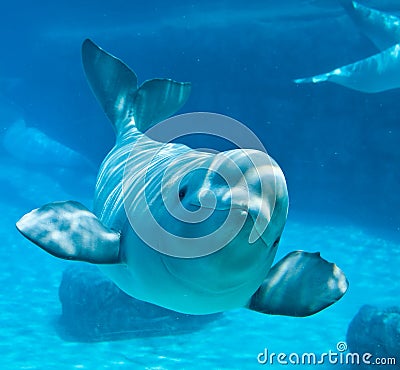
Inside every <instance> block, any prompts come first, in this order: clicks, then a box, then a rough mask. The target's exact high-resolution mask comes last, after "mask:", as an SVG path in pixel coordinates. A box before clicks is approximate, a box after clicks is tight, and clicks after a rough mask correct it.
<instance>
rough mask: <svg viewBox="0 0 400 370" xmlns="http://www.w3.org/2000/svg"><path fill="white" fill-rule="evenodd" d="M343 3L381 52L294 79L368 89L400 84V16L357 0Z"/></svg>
mask: <svg viewBox="0 0 400 370" xmlns="http://www.w3.org/2000/svg"><path fill="white" fill-rule="evenodd" d="M341 3H342V5H343V7H344V8H345V10H346V12H347V14H348V15H349V16H350V18H351V19H352V20H353V22H354V23H355V24H356V25H357V26H358V27H359V29H360V30H361V31H362V32H363V33H364V34H365V35H366V36H367V37H368V38H369V39H370V40H371V41H372V42H373V43H374V44H375V45H376V46H377V48H378V49H379V50H380V52H379V53H377V54H374V55H372V56H370V57H368V58H365V59H362V60H359V61H357V62H355V63H351V64H347V65H345V66H342V67H339V68H335V69H334V70H332V71H330V72H327V73H322V74H319V75H315V76H312V77H305V78H298V79H296V80H294V82H295V83H298V84H300V83H320V82H333V83H336V84H338V85H342V86H345V87H347V88H350V89H353V90H357V91H361V92H365V93H377V92H382V91H386V90H391V89H397V88H399V87H400V54H399V51H400V18H398V17H396V16H394V15H391V14H387V13H385V12H380V11H378V10H375V9H371V8H367V7H366V6H363V5H361V4H359V3H357V2H355V1H349V0H341Z"/></svg>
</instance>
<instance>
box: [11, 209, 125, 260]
mask: <svg viewBox="0 0 400 370" xmlns="http://www.w3.org/2000/svg"><path fill="white" fill-rule="evenodd" d="M16 226H17V229H18V230H19V231H20V232H21V233H22V234H23V235H24V236H25V237H26V238H28V239H29V240H31V241H32V242H34V243H35V244H37V245H38V246H39V247H40V248H42V249H44V250H45V251H46V252H48V253H50V254H52V255H53V256H56V257H59V258H63V259H68V260H77V261H85V262H90V263H96V264H112V263H119V261H120V259H119V241H120V235H119V233H117V232H115V231H113V230H110V229H108V228H106V227H105V226H104V225H103V224H102V223H101V222H100V220H99V219H98V218H97V217H96V216H95V215H94V214H93V213H91V212H90V211H89V210H88V209H87V208H86V207H85V206H83V205H82V204H80V203H78V202H73V201H67V202H54V203H50V204H46V205H44V206H43V207H40V208H38V209H35V210H33V211H31V212H29V213H27V214H26V215H25V216H23V217H22V218H21V219H20V220H19V221H18V222H17V225H16Z"/></svg>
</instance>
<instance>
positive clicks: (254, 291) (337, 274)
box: [17, 40, 348, 316]
mask: <svg viewBox="0 0 400 370" xmlns="http://www.w3.org/2000/svg"><path fill="white" fill-rule="evenodd" d="M82 58H83V66H84V69H85V72H86V77H87V79H88V81H89V84H90V86H91V88H92V90H93V92H94V94H95V95H96V97H97V99H98V100H99V102H100V104H101V105H102V107H103V109H104V110H105V112H106V114H107V116H108V117H109V119H110V120H111V122H112V123H113V126H114V129H115V133H116V137H117V138H116V144H115V147H114V148H113V149H112V150H111V152H110V153H109V154H108V156H107V157H106V158H105V160H104V161H103V163H102V165H101V168H100V170H99V174H98V179H97V184H96V192H95V198H94V210H93V213H92V212H91V211H89V210H88V209H87V208H85V207H84V206H83V205H81V204H79V203H77V202H74V201H63V202H54V203H50V204H47V205H45V206H43V207H41V208H38V209H35V210H33V211H31V212H30V213H27V214H26V215H25V216H23V217H22V218H21V219H20V220H19V221H18V222H17V228H18V230H19V231H20V232H21V233H22V234H23V235H24V236H25V237H27V238H28V239H30V240H31V241H32V242H34V243H36V244H37V245H39V246H40V247H41V248H43V249H44V250H46V251H47V252H49V253H51V254H53V255H55V256H57V257H60V258H64V259H71V260H79V261H86V262H90V263H94V264H98V265H99V266H100V268H101V270H102V271H103V272H104V273H105V274H106V275H107V276H109V278H110V279H112V280H113V281H114V282H115V283H116V284H117V285H118V286H119V287H120V288H121V289H122V290H124V291H125V292H126V293H128V294H130V295H131V296H133V297H136V298H138V299H141V300H144V301H147V302H151V303H154V304H157V305H160V306H163V307H166V308H169V309H173V310H176V311H180V312H185V313H191V314H208V313H214V312H220V311H225V310H229V309H233V308H238V307H246V308H249V309H252V310H255V311H258V312H262V313H267V314H278V315H289V316H308V315H311V314H314V313H316V312H318V311H320V310H322V309H324V308H326V307H328V306H329V305H331V304H332V303H334V302H336V301H337V300H339V299H340V298H341V297H342V296H343V294H344V293H345V292H346V290H347V287H348V282H347V279H346V277H345V275H344V274H343V272H342V271H341V270H340V269H339V268H338V267H337V266H336V265H335V264H333V263H329V262H327V261H326V260H324V259H322V258H321V257H320V255H319V253H308V252H303V251H295V252H292V253H289V254H288V255H287V256H286V257H285V258H283V259H282V260H281V261H279V262H278V263H277V264H275V265H274V266H273V267H272V268H271V266H272V263H273V260H274V257H275V254H276V251H277V247H278V244H279V240H280V237H281V233H282V231H283V228H284V225H285V222H286V217H287V210H288V194H287V188H286V181H285V178H284V175H283V173H282V171H281V169H280V168H279V166H278V165H277V163H276V162H275V161H274V160H273V159H272V158H270V157H269V156H268V158H267V159H268V160H267V161H265V159H266V154H265V153H262V152H261V151H257V150H243V149H235V150H231V151H227V152H222V153H218V154H211V153H205V152H200V151H196V150H192V149H190V148H189V147H187V146H185V145H182V144H172V143H167V144H166V143H162V142H158V141H155V140H152V139H150V138H149V137H148V136H147V135H146V134H144V133H143V132H145V131H146V130H147V129H149V128H150V127H152V126H154V125H155V124H156V123H158V122H160V121H161V120H163V119H165V118H167V117H168V116H170V115H172V114H174V113H175V112H176V111H177V110H178V109H179V108H180V107H181V106H182V105H183V104H184V103H185V102H186V100H187V98H188V96H189V93H190V88H191V87H190V84H189V83H179V82H176V81H172V80H169V79H154V80H150V81H146V82H145V83H143V84H142V85H141V86H140V87H138V86H137V78H136V75H135V74H134V72H133V71H131V70H130V69H129V68H128V67H127V66H126V65H125V64H124V63H122V62H121V61H120V60H119V59H117V58H115V57H113V56H112V55H110V54H108V53H107V52H105V51H104V50H102V49H100V48H99V47H98V46H97V45H95V44H94V43H93V42H92V41H90V40H86V41H85V42H84V43H83V46H82ZM155 153H157V156H156V157H155V158H156V159H154V160H153V162H152V163H151V166H150V167H149V165H148V159H149V158H151V157H152V156H154V154H155ZM146 167H147V168H146ZM234 167H235V168H236V170H235V169H234ZM144 170H147V174H146V182H145V183H144V182H141V181H139V180H138V179H139V178H140V173H141V172H142V171H144ZM124 171H125V176H124ZM235 171H236V172H235ZM216 173H217V174H223V175H224V176H226V177H227V178H229V184H230V185H231V186H230V188H228V187H227V184H226V183H224V182H223V181H221V178H220V177H219V176H218V175H216ZM160 176H164V177H165V178H166V180H165V186H164V188H163V191H162V196H161V191H160ZM125 178H128V180H126V181H124V179H125ZM163 181H164V180H163ZM175 184H179V187H180V188H179V197H178V196H177V195H176V194H178V192H177V191H176V188H175V190H174V186H175ZM209 194H214V195H213V197H212V198H210V197H209ZM127 200H128V201H127ZM211 200H212V201H211ZM145 203H148V204H149V205H150V206H149V208H146V207H145V206H144V204H145ZM167 205H168V207H169V209H173V210H177V213H176V214H179V212H181V211H182V212H183V210H184V209H186V210H198V211H205V212H208V211H210V210H211V211H212V214H211V215H210V217H208V218H207V219H206V220H204V221H201V222H198V223H196V224H187V223H184V222H181V221H179V220H177V219H176V218H174V217H172V216H171V215H170V213H169V212H168V210H167V208H166V207H167ZM182 205H183V207H182ZM179 207H181V208H179ZM149 209H150V210H151V212H152V216H153V217H154V218H155V219H156V220H157V222H158V223H159V224H160V225H161V226H163V227H165V228H167V229H168V230H169V231H170V232H171V233H172V234H174V235H180V236H181V237H182V239H179V238H178V239H176V238H175V239H174V238H171V239H169V238H165V237H160V236H159V235H160V234H159V232H158V229H156V228H154V225H153V224H152V223H151V222H150V221H149V213H148V211H149ZM229 211H230V214H229V216H227V215H228V212H229ZM226 217H230V218H229V222H227V223H226V225H225V226H224V229H223V230H224V233H223V234H221V233H220V234H217V236H216V237H215V238H214V239H213V243H216V245H218V243H222V242H223V240H225V239H224V238H226V236H227V235H228V234H230V233H231V234H232V235H233V237H232V238H231V239H230V240H229V241H228V242H227V243H226V245H225V244H224V246H223V247H222V248H219V249H218V250H216V251H214V252H212V253H209V254H205V255H202V256H200V255H199V256H197V257H193V258H185V257H177V256H174V255H169V254H168V253H167V252H168V251H171V250H180V251H185V252H187V251H188V252H189V254H188V257H189V255H190V252H193V253H194V251H196V248H197V249H198V250H199V251H201V250H202V248H203V249H204V248H208V247H210V245H205V244H204V245H203V244H202V243H203V242H202V240H203V239H201V238H199V239H198V240H196V238H193V241H190V240H189V241H187V239H185V238H187V237H193V236H196V235H203V234H207V233H211V231H212V230H213V229H215V228H216V227H218V226H219V225H220V224H221V223H222V222H223V221H224V220H225V218H226ZM241 225H242V226H241ZM142 233H145V234H146V235H150V237H151V238H153V239H152V240H153V241H154V242H155V243H156V244H157V247H160V248H162V249H165V251H166V253H164V252H162V251H160V250H158V249H157V248H153V247H152V246H149V245H148V244H147V243H146V242H145V241H144V240H142V238H141V237H140V236H139V235H141V234H142ZM185 240H186V241H185ZM207 243H209V244H210V243H211V242H210V240H208V241H207ZM211 244H212V243H211Z"/></svg>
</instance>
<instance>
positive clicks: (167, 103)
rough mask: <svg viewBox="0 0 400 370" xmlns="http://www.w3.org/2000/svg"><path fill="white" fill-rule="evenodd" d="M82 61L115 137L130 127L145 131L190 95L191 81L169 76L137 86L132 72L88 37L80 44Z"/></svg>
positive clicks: (178, 107)
mask: <svg viewBox="0 0 400 370" xmlns="http://www.w3.org/2000/svg"><path fill="white" fill-rule="evenodd" d="M82 63H83V68H84V70H85V74H86V77H87V80H88V82H89V85H90V87H91V88H92V90H93V93H94V95H95V96H96V98H97V100H98V101H99V103H100V105H101V106H102V108H103V110H104V111H105V113H106V115H107V117H108V118H109V119H110V121H111V122H112V123H113V125H114V130H115V132H116V134H117V136H118V135H122V134H124V133H125V132H126V131H128V130H129V129H131V128H132V126H136V128H137V129H138V130H139V131H142V132H144V131H146V130H148V129H149V128H150V127H152V126H153V125H155V124H156V123H158V122H160V121H162V120H164V119H166V118H168V117H169V116H171V115H173V114H174V113H175V112H176V111H178V110H179V109H180V108H181V107H182V106H183V105H184V104H185V102H186V101H187V99H188V97H189V94H190V90H191V84H190V83H188V82H177V81H173V80H170V79H154V80H148V81H146V82H144V83H143V84H142V85H141V86H140V87H138V83H137V77H136V74H135V72H133V71H132V70H131V69H130V68H129V67H128V66H127V65H126V64H125V63H123V62H122V61H121V60H120V59H118V58H116V57H114V56H113V55H111V54H109V53H107V52H106V51H104V50H103V49H101V48H100V47H98V46H97V45H96V44H95V43H94V42H93V41H91V40H89V39H86V40H85V41H84V42H83V44H82Z"/></svg>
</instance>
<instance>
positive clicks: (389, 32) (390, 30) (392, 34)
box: [339, 0, 400, 51]
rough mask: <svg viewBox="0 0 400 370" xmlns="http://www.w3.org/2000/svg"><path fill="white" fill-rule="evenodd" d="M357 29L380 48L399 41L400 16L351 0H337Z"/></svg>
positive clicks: (385, 47) (388, 46)
mask: <svg viewBox="0 0 400 370" xmlns="http://www.w3.org/2000/svg"><path fill="white" fill-rule="evenodd" d="M339 2H340V3H341V5H342V7H343V8H344V9H345V10H346V13H347V15H348V16H349V17H350V18H351V20H352V21H353V22H354V24H355V25H356V26H357V27H358V29H359V30H360V31H361V32H362V33H363V34H364V35H365V36H367V37H368V38H369V39H370V40H371V41H372V42H373V43H374V45H375V46H376V47H377V48H378V49H379V50H380V51H383V50H386V49H388V48H390V47H392V46H393V45H395V44H398V43H400V18H399V17H396V16H395V15H392V14H389V13H387V12H382V11H380V10H376V9H372V8H368V7H366V6H364V5H362V4H359V3H357V2H355V1H351V0H339Z"/></svg>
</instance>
